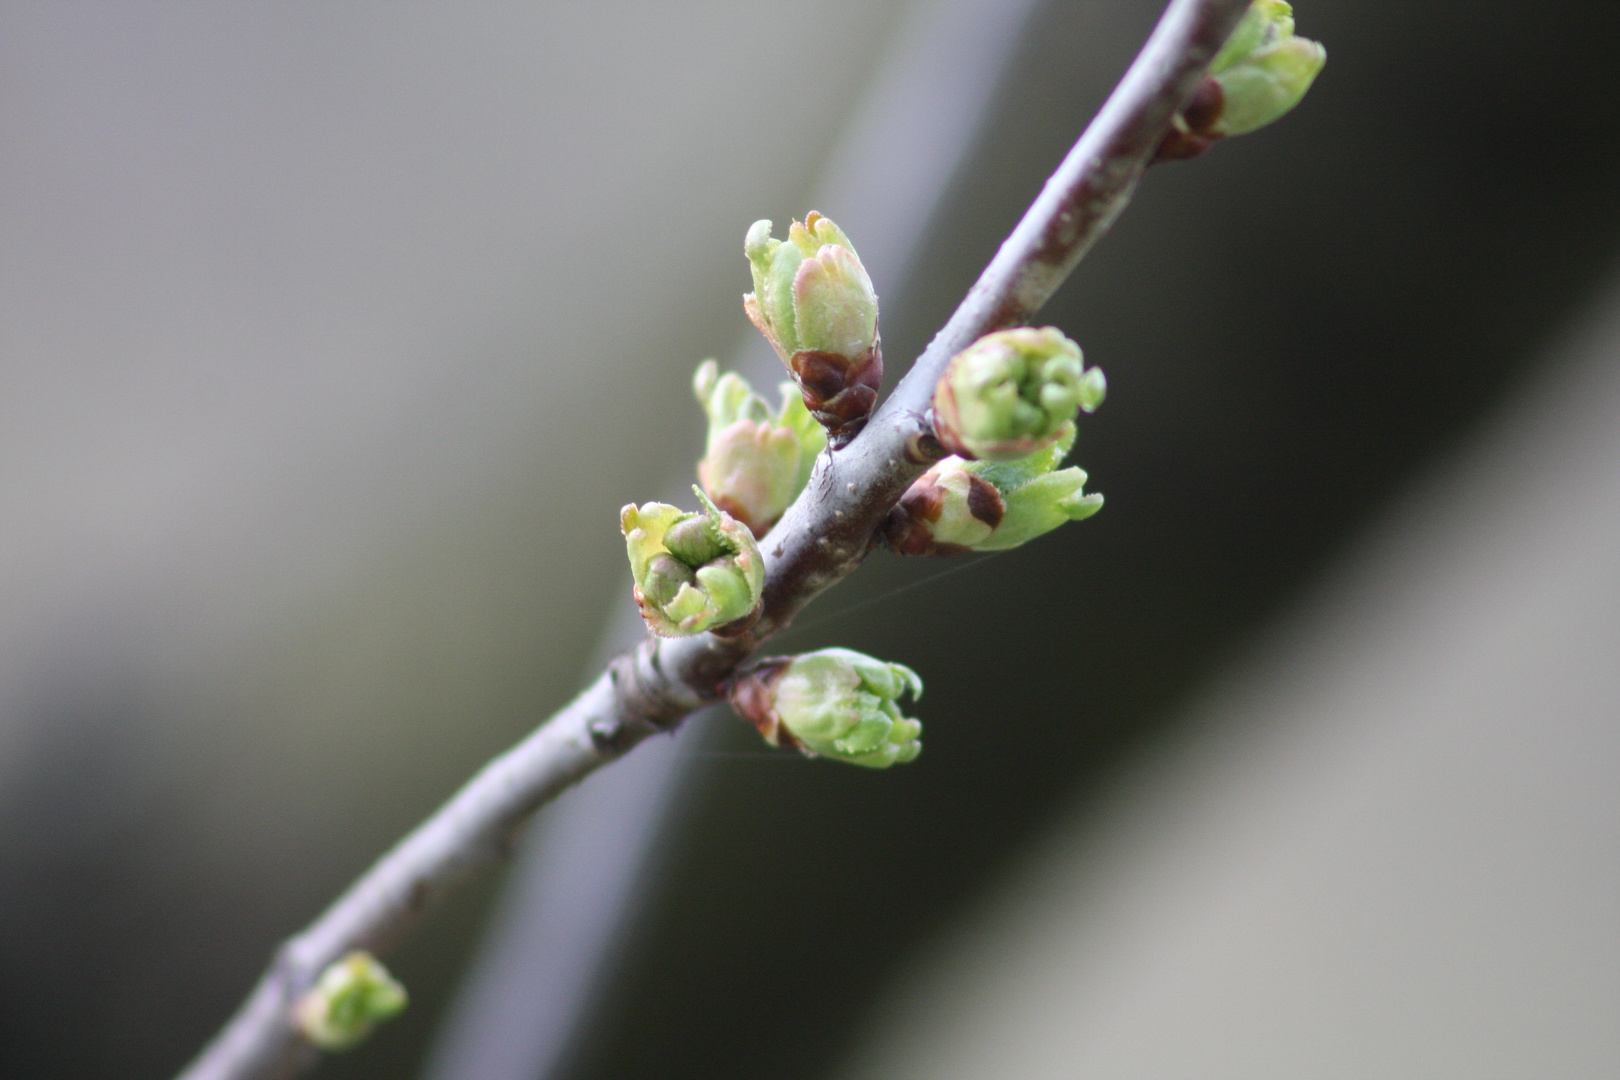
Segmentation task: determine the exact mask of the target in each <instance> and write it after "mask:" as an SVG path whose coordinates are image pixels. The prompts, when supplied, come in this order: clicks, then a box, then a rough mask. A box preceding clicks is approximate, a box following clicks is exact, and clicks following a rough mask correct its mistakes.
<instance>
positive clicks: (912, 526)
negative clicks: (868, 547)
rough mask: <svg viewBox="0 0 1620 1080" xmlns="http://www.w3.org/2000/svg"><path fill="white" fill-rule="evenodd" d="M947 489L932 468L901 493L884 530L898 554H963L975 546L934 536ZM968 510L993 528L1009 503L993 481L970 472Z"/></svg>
mask: <svg viewBox="0 0 1620 1080" xmlns="http://www.w3.org/2000/svg"><path fill="white" fill-rule="evenodd" d="M946 494H947V493H946V491H945V489H944V488H943V487H941V486H940V484H939V481H938V474H937V473H935V472H934V471H932V470H930V471H929V472H926V473H924V474H923V475H922V476H920V477H918V478H917V480H916V481H915V482H914V483H913V484H912V485H911V487H909V488H907V489H906V493H905V494H904V495H902V496H901V497H900V501H899V502H898V503H897V504H896V505H895V507H894V509H893V510H890V511H889V515H888V517H886V518H885V519H884V521H883V525H882V526H881V532H882V535H883V539H884V540H885V542H887V543H888V545H889V550H891V551H893V552H894V553H895V554H896V555H932V556H937V557H943V556H948V555H960V554H962V553H963V552H965V551H970V550H972V549H971V548H969V547H968V546H967V545H965V544H954V543H943V542H940V541H938V540H935V539H934V530H933V528H932V527H931V526H933V525H935V524H936V523H937V522H938V521H939V519H940V517H941V515H942V514H943V513H944V511H945V499H946ZM967 507H968V513H969V514H971V515H973V517H974V518H976V519H977V520H979V521H982V522H984V524H985V525H986V526H988V527H989V528H990V529H991V530H994V529H995V527H996V526H997V525H1000V524H1001V519H1002V518H1003V517H1005V516H1006V513H1007V504H1006V502H1005V501H1004V500H1003V499H1002V497H1001V492H999V491H997V490H996V487H995V485H994V484H992V483H990V482H989V481H988V480H986V479H984V478H983V477H980V476H974V475H972V474H968V490H967Z"/></svg>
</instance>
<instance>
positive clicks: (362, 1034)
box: [293, 951, 408, 1050]
mask: <svg viewBox="0 0 1620 1080" xmlns="http://www.w3.org/2000/svg"><path fill="white" fill-rule="evenodd" d="M407 1000H408V999H407V997H406V994H405V988H404V987H403V986H401V985H400V984H399V983H398V982H397V981H396V980H395V979H394V977H393V976H392V975H390V974H389V973H388V969H387V968H385V967H383V966H382V964H380V963H378V962H377V958H376V957H374V956H372V955H371V954H370V953H368V952H361V951H356V952H351V953H350V954H349V955H347V956H345V957H344V958H343V959H341V960H339V961H337V962H336V963H333V964H331V965H329V966H328V967H327V969H326V970H325V971H323V972H321V976H320V978H319V979H317V980H315V985H314V986H313V987H312V988H310V990H309V992H308V993H306V994H304V996H303V997H301V998H299V999H298V1002H297V1004H296V1005H294V1007H293V1016H294V1018H295V1019H296V1020H297V1023H298V1029H299V1030H300V1031H302V1032H303V1033H304V1037H305V1038H307V1039H308V1040H309V1041H310V1042H312V1043H314V1044H315V1045H316V1046H318V1047H320V1048H321V1049H322V1050H347V1049H349V1048H350V1047H352V1046H356V1045H358V1044H359V1043H361V1042H363V1041H364V1040H365V1038H366V1036H368V1035H370V1034H371V1030H372V1028H374V1027H376V1026H377V1025H378V1024H379V1023H381V1022H382V1021H384V1020H387V1019H388V1018H389V1017H391V1016H393V1015H394V1014H396V1013H398V1012H399V1011H400V1010H401V1009H403V1008H405V1005H406V1002H407Z"/></svg>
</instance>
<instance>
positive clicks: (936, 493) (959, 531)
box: [882, 369, 1103, 555]
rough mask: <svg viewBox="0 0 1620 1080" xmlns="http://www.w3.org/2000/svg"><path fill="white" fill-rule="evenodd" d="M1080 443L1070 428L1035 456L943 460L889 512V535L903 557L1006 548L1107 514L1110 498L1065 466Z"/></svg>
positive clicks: (1080, 471) (886, 532) (886, 531)
mask: <svg viewBox="0 0 1620 1080" xmlns="http://www.w3.org/2000/svg"><path fill="white" fill-rule="evenodd" d="M1093 370H1095V369H1093ZM1073 445H1074V425H1073V424H1072V423H1069V424H1065V425H1064V430H1063V432H1062V433H1061V434H1060V435H1059V437H1058V440H1057V441H1056V442H1054V443H1053V444H1052V445H1051V446H1048V447H1046V448H1045V449H1044V450H1040V451H1037V452H1036V453H1034V454H1031V455H1029V456H1028V457H1023V458H1018V459H1016V460H1014V461H966V460H964V459H962V458H960V457H956V456H954V455H953V456H951V457H948V458H945V459H944V460H942V461H939V462H936V463H935V464H934V466H933V467H932V468H931V469H929V470H928V471H927V472H925V473H923V474H922V475H921V476H919V477H918V478H917V480H916V482H915V483H913V484H912V485H911V487H910V488H908V489H907V490H906V493H905V495H903V496H901V499H900V502H899V503H897V504H896V505H895V507H894V509H893V510H890V511H889V516H888V517H887V518H886V519H885V520H884V523H883V526H882V532H883V537H884V539H885V540H886V541H887V542H888V544H889V547H890V549H891V550H893V551H894V552H895V553H897V554H900V555H956V554H960V553H961V552H964V551H1001V550H1003V549H1005V548H1011V547H1017V546H1018V545H1019V544H1022V543H1024V542H1026V541H1028V540H1033V539H1035V537H1037V536H1040V535H1041V534H1042V533H1048V532H1051V531H1052V530H1053V529H1055V528H1057V527H1058V526H1059V525H1062V524H1063V523H1064V522H1066V521H1080V520H1082V519H1084V518H1088V517H1090V516H1091V515H1092V514H1095V513H1096V512H1097V511H1098V510H1101V509H1102V504H1103V497H1102V496H1101V495H1097V494H1090V495H1088V494H1086V493H1085V491H1084V490H1083V488H1084V487H1085V483H1086V473H1085V470H1083V469H1078V468H1072V467H1071V468H1068V469H1058V468H1057V466H1058V464H1059V463H1061V462H1062V460H1063V458H1064V456H1065V455H1067V454H1068V452H1069V448H1070V447H1071V446H1073Z"/></svg>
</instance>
